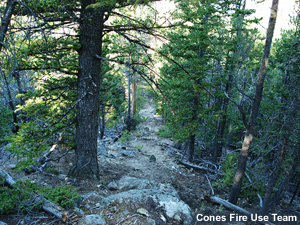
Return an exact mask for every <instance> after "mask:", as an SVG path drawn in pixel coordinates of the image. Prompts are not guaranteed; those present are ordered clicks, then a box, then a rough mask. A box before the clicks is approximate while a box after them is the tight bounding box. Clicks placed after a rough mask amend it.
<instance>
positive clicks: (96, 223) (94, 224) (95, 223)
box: [78, 214, 106, 225]
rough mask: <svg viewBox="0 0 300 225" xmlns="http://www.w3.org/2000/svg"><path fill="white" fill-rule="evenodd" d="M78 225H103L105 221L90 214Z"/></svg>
mask: <svg viewBox="0 0 300 225" xmlns="http://www.w3.org/2000/svg"><path fill="white" fill-rule="evenodd" d="M78 224H79V225H87V224H88V225H101V224H103V225H105V224H106V221H105V219H103V218H102V217H101V216H99V215H97V214H91V215H87V216H85V217H83V218H82V219H81V220H80V221H79V222H78Z"/></svg>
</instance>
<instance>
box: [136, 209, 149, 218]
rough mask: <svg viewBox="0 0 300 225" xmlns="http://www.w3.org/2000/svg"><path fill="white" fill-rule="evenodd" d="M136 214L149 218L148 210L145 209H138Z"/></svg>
mask: <svg viewBox="0 0 300 225" xmlns="http://www.w3.org/2000/svg"><path fill="white" fill-rule="evenodd" d="M137 213H139V214H141V215H144V216H147V217H149V216H150V214H149V212H148V210H147V209H144V208H139V209H138V210H137Z"/></svg>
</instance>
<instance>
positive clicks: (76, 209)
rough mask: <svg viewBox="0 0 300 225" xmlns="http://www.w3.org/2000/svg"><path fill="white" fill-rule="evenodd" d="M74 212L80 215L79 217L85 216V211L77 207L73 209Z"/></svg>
mask: <svg viewBox="0 0 300 225" xmlns="http://www.w3.org/2000/svg"><path fill="white" fill-rule="evenodd" d="M73 211H74V212H75V213H77V214H79V215H84V212H83V210H82V209H79V208H77V207H75V208H74V209H73Z"/></svg>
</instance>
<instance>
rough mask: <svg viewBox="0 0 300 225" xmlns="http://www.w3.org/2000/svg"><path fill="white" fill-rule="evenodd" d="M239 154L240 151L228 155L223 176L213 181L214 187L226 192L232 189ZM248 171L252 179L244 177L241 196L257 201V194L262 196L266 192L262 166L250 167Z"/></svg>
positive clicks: (250, 200)
mask: <svg viewBox="0 0 300 225" xmlns="http://www.w3.org/2000/svg"><path fill="white" fill-rule="evenodd" d="M238 156H239V155H238V153H231V154H229V155H227V156H226V158H225V159H224V161H223V164H222V169H223V171H224V173H223V174H222V178H220V179H219V180H217V181H216V182H214V183H213V186H214V187H216V188H219V189H224V190H225V191H226V192H229V191H230V188H231V186H232V184H233V179H234V175H235V171H236V167H237V162H238ZM246 173H247V174H248V176H249V179H250V180H249V179H248V178H247V177H244V179H243V189H242V192H241V198H242V199H243V200H244V201H247V202H249V203H253V202H257V200H258V198H257V194H260V195H261V196H262V195H263V194H264V192H265V186H264V185H265V183H264V182H261V173H262V171H261V168H260V167H259V166H257V167H255V168H251V171H250V169H249V170H247V172H246Z"/></svg>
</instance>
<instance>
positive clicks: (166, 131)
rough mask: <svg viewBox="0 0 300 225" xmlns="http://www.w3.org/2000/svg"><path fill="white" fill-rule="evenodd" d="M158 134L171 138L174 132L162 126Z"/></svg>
mask: <svg viewBox="0 0 300 225" xmlns="http://www.w3.org/2000/svg"><path fill="white" fill-rule="evenodd" d="M157 135H158V136H159V137H165V138H171V137H172V133H171V132H170V130H169V129H167V128H165V127H164V128H160V129H159V130H158V132H157Z"/></svg>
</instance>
